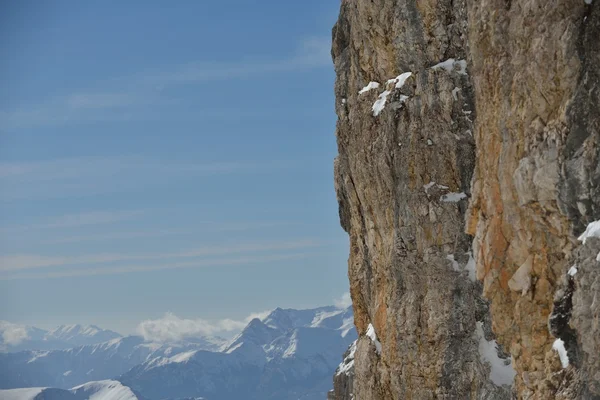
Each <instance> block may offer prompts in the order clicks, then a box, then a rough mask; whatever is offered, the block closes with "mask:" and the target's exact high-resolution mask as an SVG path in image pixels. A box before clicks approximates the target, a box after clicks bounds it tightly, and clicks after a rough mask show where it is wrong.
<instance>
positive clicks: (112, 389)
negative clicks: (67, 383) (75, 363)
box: [0, 380, 143, 400]
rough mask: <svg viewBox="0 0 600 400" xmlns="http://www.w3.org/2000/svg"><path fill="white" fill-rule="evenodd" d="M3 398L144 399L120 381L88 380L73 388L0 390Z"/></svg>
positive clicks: (13, 399) (43, 399)
mask: <svg viewBox="0 0 600 400" xmlns="http://www.w3.org/2000/svg"><path fill="white" fill-rule="evenodd" d="M0 399H2V400H143V398H142V397H141V396H139V395H137V394H135V393H134V392H133V390H131V388H128V387H127V386H124V385H122V384H121V383H120V382H118V381H112V380H105V381H96V382H88V383H86V384H83V385H80V386H77V387H74V388H72V389H68V390H67V389H56V388H27V389H8V390H0Z"/></svg>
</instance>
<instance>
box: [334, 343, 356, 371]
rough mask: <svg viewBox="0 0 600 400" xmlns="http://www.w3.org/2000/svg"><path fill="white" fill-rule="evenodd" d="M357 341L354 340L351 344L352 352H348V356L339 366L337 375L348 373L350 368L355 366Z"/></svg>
mask: <svg viewBox="0 0 600 400" xmlns="http://www.w3.org/2000/svg"><path fill="white" fill-rule="evenodd" d="M356 342H357V340H355V341H354V342H352V344H351V345H350V353H348V355H347V356H346V358H344V361H342V362H341V363H340V365H339V366H338V368H337V372H336V375H341V374H346V375H348V374H349V373H350V370H351V369H352V367H353V366H354V353H356Z"/></svg>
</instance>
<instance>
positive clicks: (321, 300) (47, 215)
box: [0, 0, 348, 333]
mask: <svg viewBox="0 0 600 400" xmlns="http://www.w3.org/2000/svg"><path fill="white" fill-rule="evenodd" d="M174 4H175V5H174ZM338 7H339V1H338V0H307V1H302V2H292V1H281V0H263V1H260V2H251V1H244V0H237V1H222V0H221V1H218V2H207V1H179V2H176V3H165V2H154V1H151V2H147V1H128V2H120V1H104V2H100V1H91V2H77V1H53V2H45V3H43V4H42V3H39V2H34V1H19V2H12V3H10V4H8V3H5V4H4V6H3V13H2V15H1V16H0V52H1V53H2V54H3V55H4V57H3V62H2V63H1V64H0V74H1V76H2V77H3V90H2V92H1V93H0V158H1V162H0V221H1V226H0V252H1V254H2V255H1V256H0V303H1V304H2V307H1V309H0V319H4V320H9V321H12V322H18V323H26V324H35V325H38V326H41V327H50V326H54V325H58V324H63V323H96V324H98V325H102V326H105V327H108V328H113V329H117V330H120V331H123V332H125V333H128V332H133V331H134V330H135V327H136V326H137V324H138V323H139V322H140V321H142V320H147V319H157V318H158V319H159V318H161V316H163V315H165V313H168V312H169V313H172V314H169V318H173V316H174V315H175V316H177V318H189V319H198V318H201V319H202V320H203V321H204V320H206V321H218V320H220V319H222V318H231V319H232V320H235V321H245V319H246V318H247V316H248V315H250V314H251V313H256V312H262V311H264V310H268V309H272V308H274V307H277V306H282V307H295V308H304V307H313V306H319V305H325V304H331V303H332V302H333V299H334V298H339V297H340V296H341V295H342V294H343V293H344V292H346V291H347V285H348V284H347V278H346V259H347V238H346V235H345V233H344V232H343V231H342V229H341V228H340V227H339V223H338V217H337V203H336V200H335V193H334V189H333V171H332V170H333V167H332V165H333V158H334V157H335V154H336V145H335V137H334V128H335V114H334V98H333V82H334V73H333V68H332V65H331V61H330V56H329V48H330V31H331V27H332V25H333V23H334V22H335V18H336V15H337V12H338Z"/></svg>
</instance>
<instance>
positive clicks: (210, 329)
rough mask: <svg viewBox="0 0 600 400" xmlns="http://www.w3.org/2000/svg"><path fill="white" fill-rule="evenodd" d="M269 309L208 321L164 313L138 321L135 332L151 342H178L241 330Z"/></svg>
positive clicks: (264, 315)
mask: <svg viewBox="0 0 600 400" xmlns="http://www.w3.org/2000/svg"><path fill="white" fill-rule="evenodd" d="M270 313H271V311H263V312H260V313H253V314H250V315H249V316H248V317H246V318H244V319H242V320H234V319H221V320H217V321H209V320H205V319H201V318H195V319H186V318H180V317H178V316H176V315H175V314H173V313H166V314H165V315H164V316H163V317H162V318H159V319H150V320H145V321H142V322H140V324H139V325H138V327H137V333H138V334H139V335H141V336H143V337H144V339H145V340H147V341H151V342H161V343H164V342H178V341H181V340H185V339H191V338H197V337H199V336H214V335H219V334H222V333H229V332H236V331H240V330H242V329H243V328H244V327H245V326H246V325H247V324H248V323H249V322H250V321H251V320H252V319H254V318H259V319H264V318H266V317H267V316H268V315H269V314H270Z"/></svg>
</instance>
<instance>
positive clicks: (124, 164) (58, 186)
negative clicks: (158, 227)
mask: <svg viewBox="0 0 600 400" xmlns="http://www.w3.org/2000/svg"><path fill="white" fill-rule="evenodd" d="M286 165H289V162H286V161H276V160H275V161H271V162H269V161H260V162H253V161H252V162H241V161H232V162H226V161H219V162H209V163H192V162H181V161H175V160H154V159H148V158H145V157H132V156H130V157H127V156H123V157H78V158H65V159H57V160H49V161H31V162H13V163H0V187H1V188H2V189H3V190H2V194H1V195H0V201H14V200H20V199H30V198H57V197H58V198H60V197H68V196H89V195H96V194H102V193H112V192H126V191H128V190H133V189H135V188H136V187H145V188H148V187H152V186H160V185H161V184H164V183H166V182H169V181H171V180H172V179H173V178H174V177H176V178H178V179H181V178H182V177H186V178H192V177H193V178H197V177H209V176H220V175H233V174H253V173H260V172H265V171H272V170H274V169H275V168H284V167H285V166H286Z"/></svg>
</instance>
